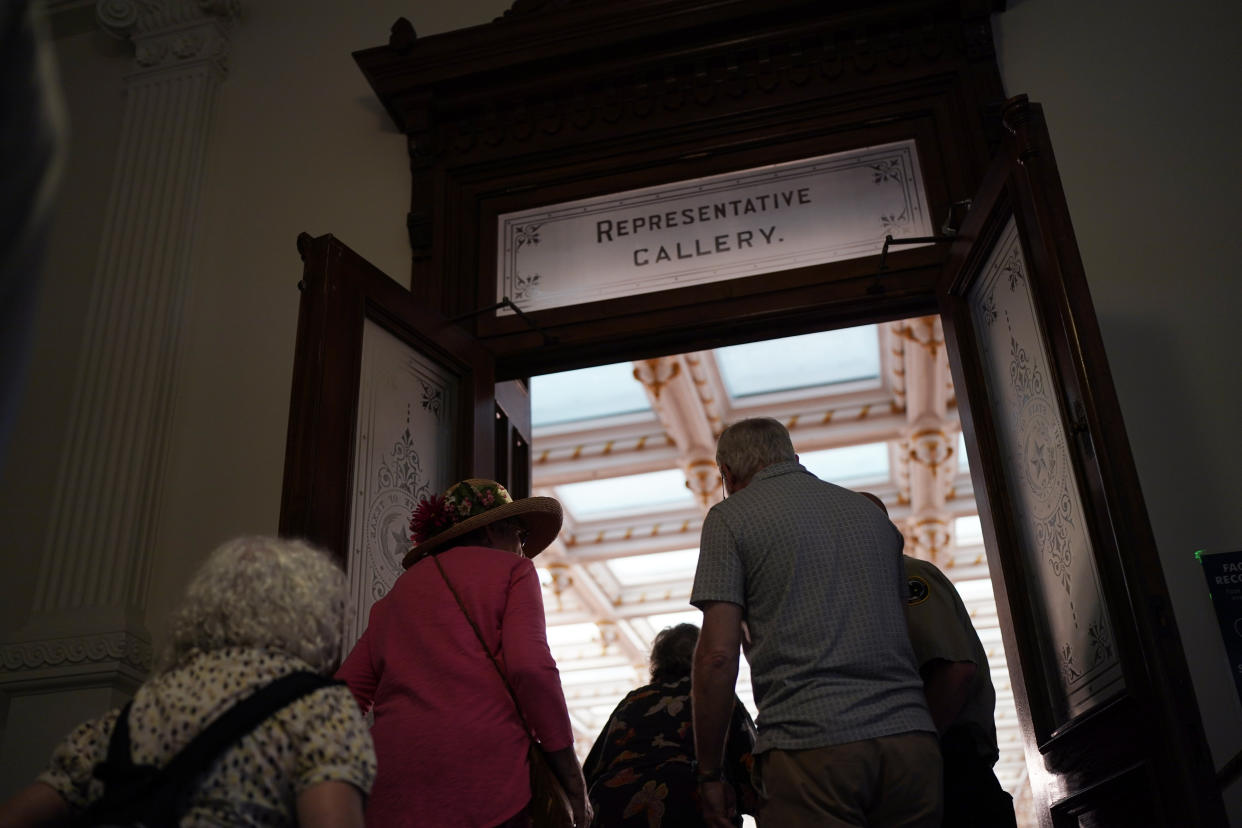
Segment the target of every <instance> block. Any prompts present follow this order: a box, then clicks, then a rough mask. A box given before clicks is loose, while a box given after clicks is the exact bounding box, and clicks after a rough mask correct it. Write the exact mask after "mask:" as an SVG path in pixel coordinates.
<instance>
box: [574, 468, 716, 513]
mask: <svg viewBox="0 0 1242 828" xmlns="http://www.w3.org/2000/svg"><path fill="white" fill-rule="evenodd" d="M556 496H557V498H558V499H559V500H560V501H561V504H562V505H564V506H565V508H566V509H568V510H569V514H570V515H572V516H573V517H574V519H575V520H587V519H590V518H599V517H604V516H606V515H611V514H620V513H625V512H642V511H657V510H665V509H680V508H684V507H686V506H693V505H694V495H692V494H691V493H690V490H689V489H687V488H686V476H685V475H684V474H682V472H681V471H680V470H679V469H668V470H667V471H658V472H647V473H646V474H631V475H626V476H625V477H609V478H606V479H604V480H587V481H584V482H582V483H568V484H565V485H563V486H557V487H556Z"/></svg>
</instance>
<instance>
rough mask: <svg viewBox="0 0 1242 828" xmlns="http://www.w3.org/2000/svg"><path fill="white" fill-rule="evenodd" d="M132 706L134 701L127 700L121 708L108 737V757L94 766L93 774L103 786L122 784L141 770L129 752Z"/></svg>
mask: <svg viewBox="0 0 1242 828" xmlns="http://www.w3.org/2000/svg"><path fill="white" fill-rule="evenodd" d="M133 706H134V703H133V702H132V701H129V702H126V704H125V706H124V707H122V708H121V713H120V715H119V716H117V717H116V724H115V725H113V726H112V736H111V738H109V739H108V757H107V758H106V759H105V760H104V761H103V762H102V763H100V764H98V765H96V766H95V770H94V775H95V776H96V777H98V778H99V779H100V781H102V782H103V783H104V785H105V786H106V785H109V784H114V783H115V784H124V783H126V782H127V781H128V780H130V779H132V778H134V777H135V775H136V774H137V773H140V772H141V769H140V768H139V767H138V766H137V765H135V764H134V762H133V760H132V759H131V758H130V753H129V709H130V708H131V707H133Z"/></svg>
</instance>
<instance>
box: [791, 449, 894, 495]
mask: <svg viewBox="0 0 1242 828" xmlns="http://www.w3.org/2000/svg"><path fill="white" fill-rule="evenodd" d="M798 462H800V463H801V464H802V465H803V466H806V470H807V471H809V472H810V473H811V474H813V475H815V476H816V477H818V478H819V479H820V480H826V481H828V482H829V483H836V484H838V485H841V484H842V482H843V481H844V482H849V483H858V482H863V481H869V480H887V479H888V476H889V472H888V444H887V443H864V444H863V445H861V446H844V447H842V448H834V449H825V450H823V451H808V452H806V453H804V454H799V455H798Z"/></svg>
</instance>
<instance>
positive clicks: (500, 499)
mask: <svg viewBox="0 0 1242 828" xmlns="http://www.w3.org/2000/svg"><path fill="white" fill-rule="evenodd" d="M500 520H511V521H514V522H515V523H518V524H520V525H521V526H522V528H523V529H525V530H526V541H525V544H524V545H523V552H524V553H525V554H526V557H528V558H533V557H535V556H536V555H538V554H539V553H540V552H542V551H543V550H544V549H546V548H547V547H548V544H550V543H552V541H553V540H555V539H556V535H557V533H558V532H560V531H561V504H560V503H559V502H557V501H556V500H555V499H553V498H550V497H524V498H522V499H521V500H514V499H513V498H512V497H510V496H509V492H508V490H506V489H505V487H504V486H502V485H500V484H499V483H497V482H496V481H495V480H483V479H477V478H473V479H470V480H463V481H461V482H460V483H454V484H453V485H452V486H449V487H448V489H447V490H445V492H444V494H443V495H431V496H430V497H424V498H423V499H422V500H420V501H419V502H418V505H417V506H416V507H415V508H414V516H413V518H412V519H411V520H410V535H411V537H412V538H413V539H414V546H413V547H412V548H411V549H410V551H409V552H408V553H406V556H405V559H404V560H402V562H401V565H402V566H405V567H407V568H408V567H409V566H410V565H411V564H413V563H414V562H415V561H417V560H419V559H420V558H422V557H424V556H425V555H430V554H431V553H433V552H435V551H436V550H438V549H442V548H444V547H445V545H446V544H448V542H449V541H451V540H453V539H454V538H459V537H461V536H462V535H465V534H466V533H468V532H473V531H474V530H476V529H482V528H483V527H484V526H487V525H488V524H491V523H495V522H497V521H500Z"/></svg>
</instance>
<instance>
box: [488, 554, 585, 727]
mask: <svg viewBox="0 0 1242 828" xmlns="http://www.w3.org/2000/svg"><path fill="white" fill-rule="evenodd" d="M501 630H502V632H501V635H502V641H501V652H502V653H503V654H504V665H505V672H506V673H507V674H508V677H509V683H510V684H511V685H512V686H513V692H514V693H516V694H517V697H518V702H519V703H520V704H521V705H522V713H523V715H525V716H526V721H527V723H528V724H529V725H530V726H531V728H532V729H533V730H534V731H535V736H536V737H537V738H538V739H539V741H540V743H542V745H543V748H544V750H548V751H555V750H562V749H563V748H567V747H569V746H571V745H572V744H573V743H574V735H573V730H572V729H571V727H570V724H569V710H568V708H567V707H566V705H565V693H564V692H563V691H562V690H561V674H560V671H559V670H557V669H556V660H555V659H553V658H552V651H551V650H550V649H549V648H548V634H547V628H546V626H545V624H544V616H543V593H542V592H541V591H540V589H539V576H538V574H536V572H535V566H534V564H532V563H531V562H530V560H528V559H523V560H522V561H521V562H520V564H519V565H518V566H516V567H514V568H513V570H512V571H511V573H510V576H509V598H508V601H507V602H506V604H505V611H504V621H503V625H502V627H501Z"/></svg>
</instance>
